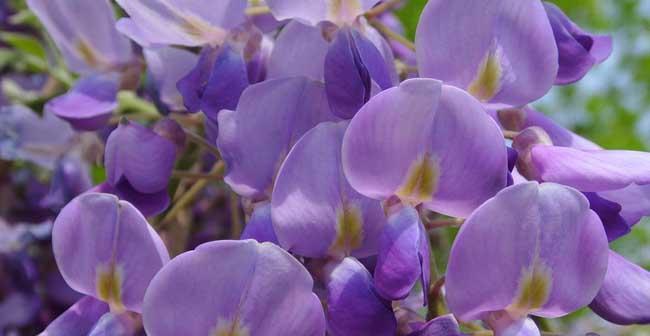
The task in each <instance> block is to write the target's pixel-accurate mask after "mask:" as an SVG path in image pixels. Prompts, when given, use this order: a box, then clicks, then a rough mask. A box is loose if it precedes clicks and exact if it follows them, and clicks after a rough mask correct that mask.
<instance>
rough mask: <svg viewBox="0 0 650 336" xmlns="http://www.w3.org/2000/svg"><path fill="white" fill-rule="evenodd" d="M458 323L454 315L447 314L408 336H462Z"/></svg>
mask: <svg viewBox="0 0 650 336" xmlns="http://www.w3.org/2000/svg"><path fill="white" fill-rule="evenodd" d="M462 335H464V334H462V333H461V332H460V327H459V326H458V321H456V319H455V318H454V315H452V314H447V315H442V316H438V317H436V318H434V319H432V320H431V321H428V322H427V323H425V324H423V325H422V326H420V327H419V329H418V330H417V331H415V332H413V333H410V334H409V336H462Z"/></svg>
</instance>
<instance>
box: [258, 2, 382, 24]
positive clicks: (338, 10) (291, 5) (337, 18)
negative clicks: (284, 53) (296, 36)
mask: <svg viewBox="0 0 650 336" xmlns="http://www.w3.org/2000/svg"><path fill="white" fill-rule="evenodd" d="M377 2H379V0H305V1H293V0H266V4H267V5H268V6H269V7H270V8H271V13H273V16H275V18H276V19H278V20H280V21H281V20H286V19H297V20H300V21H303V22H306V23H308V24H311V25H316V24H317V23H319V22H321V21H326V20H327V21H330V22H333V23H336V24H341V25H342V24H346V23H347V24H350V23H352V22H354V20H355V19H356V18H357V17H358V16H359V15H361V14H363V13H365V12H366V11H367V10H369V9H370V8H372V7H373V6H374V5H375V4H376V3H377Z"/></svg>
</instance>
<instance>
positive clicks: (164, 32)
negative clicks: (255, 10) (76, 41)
mask: <svg viewBox="0 0 650 336" xmlns="http://www.w3.org/2000/svg"><path fill="white" fill-rule="evenodd" d="M117 3H118V4H119V5H120V6H121V7H122V8H123V9H124V10H125V11H126V12H127V14H129V16H130V18H124V19H121V20H120V21H119V22H118V24H117V29H118V30H120V31H121V32H122V33H123V34H125V35H126V36H128V37H129V38H131V39H133V40H135V41H136V42H137V43H139V44H140V45H142V46H143V47H151V46H154V45H172V44H173V45H181V46H188V47H194V46H202V45H206V44H210V45H218V44H221V42H223V41H224V40H225V38H226V35H227V31H228V30H229V29H231V28H234V27H236V26H238V25H239V24H241V23H243V22H244V21H245V20H246V15H245V13H244V11H245V9H246V7H247V5H248V2H247V1H246V0H222V1H217V2H214V1H208V0H178V1H169V0H141V1H130V0H117Z"/></svg>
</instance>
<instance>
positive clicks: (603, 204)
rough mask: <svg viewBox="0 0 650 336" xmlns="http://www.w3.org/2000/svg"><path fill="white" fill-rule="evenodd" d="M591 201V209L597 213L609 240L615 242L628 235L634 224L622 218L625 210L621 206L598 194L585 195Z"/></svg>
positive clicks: (589, 193)
mask: <svg viewBox="0 0 650 336" xmlns="http://www.w3.org/2000/svg"><path fill="white" fill-rule="evenodd" d="M584 194H585V196H586V197H587V199H588V200H589V207H590V208H591V210H593V211H594V212H596V214H597V215H598V217H599V218H600V220H601V221H602V222H603V226H604V227H605V233H607V239H608V240H609V241H613V240H615V239H617V238H619V237H621V236H624V235H626V234H628V233H629V232H630V230H631V226H632V224H634V223H628V222H627V221H625V218H623V217H622V216H621V210H622V209H623V208H622V207H621V205H620V204H618V203H616V202H612V201H609V200H607V199H604V198H602V197H601V196H600V195H598V194H597V193H591V192H587V193H584Z"/></svg>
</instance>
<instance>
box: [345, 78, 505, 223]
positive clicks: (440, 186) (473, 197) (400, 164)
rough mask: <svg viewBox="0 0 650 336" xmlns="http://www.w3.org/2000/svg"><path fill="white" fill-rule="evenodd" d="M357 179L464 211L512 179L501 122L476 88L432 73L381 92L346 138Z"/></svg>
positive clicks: (372, 192)
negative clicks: (445, 80)
mask: <svg viewBox="0 0 650 336" xmlns="http://www.w3.org/2000/svg"><path fill="white" fill-rule="evenodd" d="M343 167H344V170H345V174H346V177H347V178H348V181H349V182H350V184H351V185H352V186H353V187H354V188H355V189H356V190H357V191H359V192H360V193H361V194H364V195H366V196H368V197H372V198H376V199H387V198H389V197H391V196H392V195H398V196H400V198H402V199H403V200H404V201H406V202H408V203H411V204H412V205H417V204H419V203H424V204H425V206H426V207H428V208H430V209H432V210H435V211H438V212H441V213H445V214H448V215H453V216H460V217H464V216H467V215H469V213H470V212H471V211H472V210H473V209H474V208H476V207H477V206H478V205H480V204H481V203H482V202H483V201H485V200H486V199H488V198H490V197H492V196H493V195H494V194H496V192H497V191H499V190H500V189H502V188H503V187H505V186H506V182H507V180H506V177H507V174H508V170H507V157H506V147H505V145H504V142H503V138H502V134H501V132H500V131H499V129H498V127H497V125H496V124H495V123H494V121H492V120H490V118H489V117H488V116H487V115H486V113H485V112H484V111H483V109H482V107H481V105H480V104H479V103H478V101H476V100H475V99H473V98H472V97H471V96H469V95H467V94H466V93H464V92H462V91H461V90H459V89H456V88H454V87H451V86H447V85H441V83H440V82H438V81H435V80H431V79H411V80H407V81H405V82H403V83H402V84H401V85H400V86H399V87H396V88H391V89H388V90H386V91H383V92H381V93H379V94H378V95H376V96H374V97H373V98H372V99H371V100H370V101H369V102H368V103H367V104H366V105H365V106H364V107H363V108H362V109H361V110H360V111H359V113H357V115H356V116H355V117H354V118H353V119H352V122H351V123H350V126H349V128H348V131H347V132H346V135H345V138H344V140H343Z"/></svg>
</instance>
